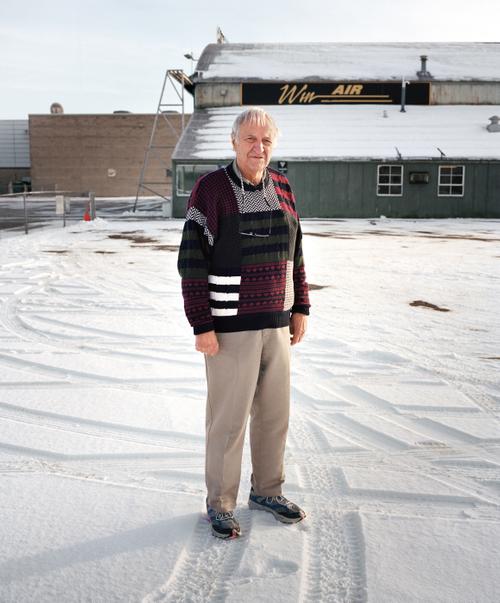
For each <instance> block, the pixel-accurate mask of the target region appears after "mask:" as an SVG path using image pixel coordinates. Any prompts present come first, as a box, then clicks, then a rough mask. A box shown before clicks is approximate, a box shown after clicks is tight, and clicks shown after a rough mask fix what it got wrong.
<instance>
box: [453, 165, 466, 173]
mask: <svg viewBox="0 0 500 603" xmlns="http://www.w3.org/2000/svg"><path fill="white" fill-rule="evenodd" d="M463 172H464V168H463V166H462V165H456V166H455V167H454V168H453V173H454V174H463Z"/></svg>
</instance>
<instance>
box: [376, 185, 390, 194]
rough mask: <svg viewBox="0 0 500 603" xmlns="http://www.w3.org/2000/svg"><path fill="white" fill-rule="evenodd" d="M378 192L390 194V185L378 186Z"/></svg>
mask: <svg viewBox="0 0 500 603" xmlns="http://www.w3.org/2000/svg"><path fill="white" fill-rule="evenodd" d="M378 194H379V195H388V194H389V187H388V186H379V187H378Z"/></svg>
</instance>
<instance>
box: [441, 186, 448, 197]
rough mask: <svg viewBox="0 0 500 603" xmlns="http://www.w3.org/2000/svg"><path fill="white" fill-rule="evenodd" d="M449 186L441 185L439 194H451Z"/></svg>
mask: <svg viewBox="0 0 500 603" xmlns="http://www.w3.org/2000/svg"><path fill="white" fill-rule="evenodd" d="M448 191H449V187H448V186H440V187H439V194H440V195H448V194H449V192H448Z"/></svg>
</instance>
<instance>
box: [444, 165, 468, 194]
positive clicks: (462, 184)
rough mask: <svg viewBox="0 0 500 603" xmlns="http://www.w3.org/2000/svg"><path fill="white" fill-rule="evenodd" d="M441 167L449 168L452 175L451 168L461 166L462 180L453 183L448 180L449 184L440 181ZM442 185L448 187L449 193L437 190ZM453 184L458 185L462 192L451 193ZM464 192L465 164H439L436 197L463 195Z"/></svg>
mask: <svg viewBox="0 0 500 603" xmlns="http://www.w3.org/2000/svg"><path fill="white" fill-rule="evenodd" d="M443 168H446V169H451V170H452V172H451V173H450V176H451V177H453V175H454V174H453V168H462V182H461V183H460V184H454V183H453V182H450V183H449V184H443V183H442V182H441V173H442V172H441V170H442V169H443ZM442 186H447V187H448V188H449V191H450V192H449V193H441V192H439V189H440V188H441V187H442ZM454 186H460V187H461V188H462V193H461V194H457V193H452V192H451V189H452V187H454ZM464 192H465V165H463V164H448V165H440V166H439V172H438V183H437V196H438V197H463V196H464Z"/></svg>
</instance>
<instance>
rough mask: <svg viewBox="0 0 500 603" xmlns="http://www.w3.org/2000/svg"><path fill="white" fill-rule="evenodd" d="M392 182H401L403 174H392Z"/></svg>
mask: <svg viewBox="0 0 500 603" xmlns="http://www.w3.org/2000/svg"><path fill="white" fill-rule="evenodd" d="M391 182H392V183H393V184H401V174H393V175H392V176H391Z"/></svg>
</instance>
